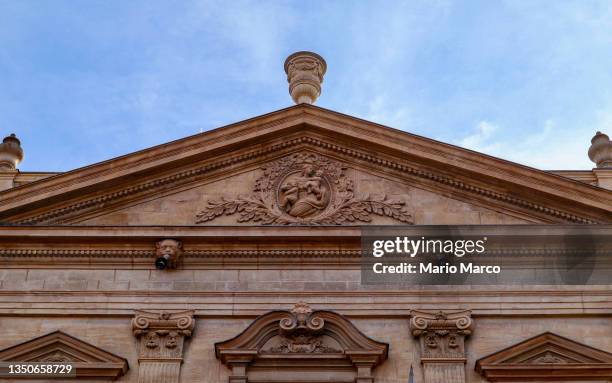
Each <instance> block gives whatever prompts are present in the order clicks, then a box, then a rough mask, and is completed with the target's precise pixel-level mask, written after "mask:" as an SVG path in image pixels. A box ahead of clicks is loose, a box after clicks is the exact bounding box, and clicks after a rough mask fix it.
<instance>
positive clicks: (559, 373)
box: [476, 332, 612, 382]
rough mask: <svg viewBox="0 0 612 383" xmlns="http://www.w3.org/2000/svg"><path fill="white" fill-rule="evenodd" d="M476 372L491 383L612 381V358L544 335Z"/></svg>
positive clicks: (490, 358) (487, 359)
mask: <svg viewBox="0 0 612 383" xmlns="http://www.w3.org/2000/svg"><path fill="white" fill-rule="evenodd" d="M476 371H477V372H479V373H480V374H481V375H482V376H483V377H485V378H486V379H487V380H489V381H492V382H523V381H525V380H538V381H559V380H593V379H609V378H612V354H610V353H608V352H605V351H602V350H598V349H595V348H593V347H590V346H587V345H585V344H582V343H579V342H576V341H574V340H571V339H568V338H564V337H562V336H559V335H556V334H553V333H549V332H548V333H544V334H541V335H538V336H536V337H533V338H531V339H528V340H526V341H523V342H521V343H518V344H516V345H514V346H511V347H508V348H506V349H504V350H501V351H498V352H496V353H494V354H491V355H489V356H486V357H484V358H482V359H480V360H478V361H477V362H476Z"/></svg>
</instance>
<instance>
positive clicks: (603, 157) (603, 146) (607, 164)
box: [589, 132, 612, 169]
mask: <svg viewBox="0 0 612 383" xmlns="http://www.w3.org/2000/svg"><path fill="white" fill-rule="evenodd" d="M589 158H590V159H591V161H593V162H595V164H596V165H597V167H598V168H609V169H612V141H610V137H608V136H607V135H606V134H603V133H602V132H597V133H596V134H595V136H593V138H592V139H591V147H590V148H589Z"/></svg>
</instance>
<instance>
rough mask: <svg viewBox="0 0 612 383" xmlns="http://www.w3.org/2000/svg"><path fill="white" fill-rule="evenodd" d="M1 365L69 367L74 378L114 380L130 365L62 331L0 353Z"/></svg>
mask: <svg viewBox="0 0 612 383" xmlns="http://www.w3.org/2000/svg"><path fill="white" fill-rule="evenodd" d="M0 361H2V362H27V363H35V362H36V363H48V364H70V365H71V366H72V368H73V369H74V371H75V373H73V374H72V377H74V378H76V379H78V378H99V379H111V380H115V379H117V378H118V377H120V376H123V375H125V373H126V372H127V370H128V362H127V360H126V359H125V358H122V357H119V356H117V355H115V354H112V353H110V352H108V351H104V350H102V349H100V348H98V347H96V346H93V345H91V344H89V343H87V342H84V341H82V340H80V339H77V338H75V337H73V336H70V335H68V334H66V333H64V332H62V331H55V332H52V333H50V334H47V335H43V336H41V337H38V338H35V339H32V340H29V341H26V342H24V343H20V344H18V345H15V346H12V347H9V348H6V349H4V350H1V351H0Z"/></svg>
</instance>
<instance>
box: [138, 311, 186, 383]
mask: <svg viewBox="0 0 612 383" xmlns="http://www.w3.org/2000/svg"><path fill="white" fill-rule="evenodd" d="M193 314H194V311H193V310H188V311H181V312H149V311H140V310H139V311H136V315H135V316H134V319H132V330H133V332H134V336H136V338H137V339H138V363H139V364H140V367H139V371H138V383H178V382H179V376H180V369H181V364H182V363H183V346H184V344H185V338H188V337H190V336H191V335H192V333H193V329H194V327H195V320H194V318H193Z"/></svg>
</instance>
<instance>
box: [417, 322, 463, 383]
mask: <svg viewBox="0 0 612 383" xmlns="http://www.w3.org/2000/svg"><path fill="white" fill-rule="evenodd" d="M411 316H412V318H411V319H410V331H411V332H412V335H414V336H415V337H417V338H418V339H419V344H420V348H421V364H422V365H423V374H424V378H425V383H465V362H466V356H465V338H466V337H467V336H468V335H470V334H471V333H472V327H473V322H472V318H471V311H469V310H466V311H459V312H452V313H445V312H442V311H440V312H437V313H428V312H422V311H415V310H413V311H411Z"/></svg>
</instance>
